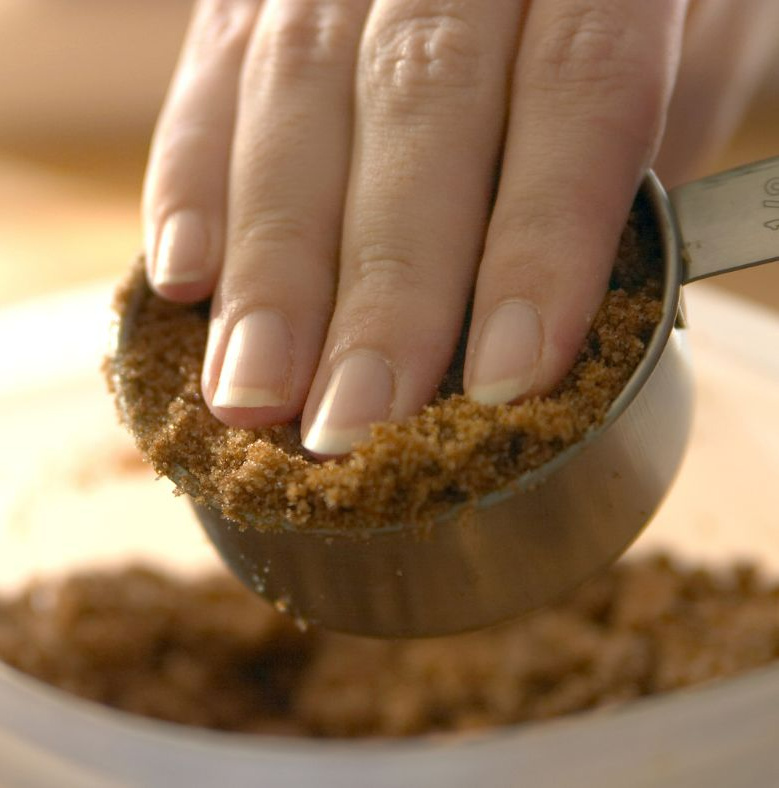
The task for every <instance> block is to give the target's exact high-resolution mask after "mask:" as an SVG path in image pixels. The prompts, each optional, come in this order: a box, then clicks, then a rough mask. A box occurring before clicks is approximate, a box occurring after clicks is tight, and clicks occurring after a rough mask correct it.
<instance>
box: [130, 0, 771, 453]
mask: <svg viewBox="0 0 779 788" xmlns="http://www.w3.org/2000/svg"><path fill="white" fill-rule="evenodd" d="M777 6H779V4H777V3H775V0H742V2H739V3H735V2H732V0H705V2H698V3H695V2H692V3H690V2H684V1H683V0H652V2H647V1H646V0H532V1H531V0H528V2H524V3H523V2H520V0H490V1H489V2H484V0H373V2H371V0H264V2H262V1H261V0H201V2H199V3H198V5H197V8H196V11H195V14H194V17H193V20H192V24H191V29H190V31H189V33H188V36H187V41H186V43H185V46H184V49H183V52H182V55H181V61H180V63H179V66H178V69H177V73H176V76H175V79H174V81H173V84H172V87H171V89H170V93H169V95H168V97H167V100H166V103H165V107H164V109H163V112H162V115H161V117H160V120H159V124H158V128H157V131H156V134H155V138H154V142H153V145H152V152H151V159H150V164H149V169H148V172H147V178H146V184H145V193H144V222H145V238H146V249H147V260H148V273H149V279H150V281H151V283H152V285H153V287H154V288H155V290H156V291H157V292H158V293H159V294H160V295H162V296H163V297H165V298H170V299H174V300H179V301H194V300H198V299H202V298H204V297H206V296H209V295H213V300H212V314H211V323H210V330H209V341H208V348H207V351H206V358H205V362H204V372H203V392H204V396H205V398H206V401H207V402H208V404H209V407H210V408H211V410H212V411H213V412H214V414H215V415H216V416H217V417H218V418H219V419H221V420H222V421H224V422H226V423H228V424H232V425H236V426H246V427H260V426H266V425H270V424H274V423H280V422H285V421H289V420H292V419H294V418H296V417H298V416H300V415H301V414H302V424H301V430H302V435H303V443H304V445H305V446H306V447H307V448H308V449H309V450H310V451H312V452H313V453H315V454H318V455H322V456H330V455H338V454H343V453H345V452H348V451H349V449H350V448H351V446H352V445H353V443H354V442H355V441H356V440H359V439H361V438H364V437H366V436H367V434H368V425H369V424H370V423H371V422H376V421H383V420H387V419H401V418H404V417H406V416H409V415H411V414H414V413H416V412H418V411H419V410H420V409H421V408H422V406H423V405H424V404H425V403H426V402H428V401H429V400H430V399H431V398H432V396H433V395H434V392H435V390H436V386H437V384H438V383H439V381H440V379H441V378H442V376H443V374H444V372H445V370H446V368H447V366H448V364H449V361H450V359H451V355H452V352H453V349H454V347H455V343H456V341H457V338H458V335H459V332H460V328H461V325H462V321H463V316H464V311H465V308H466V304H467V302H468V299H469V297H470V296H471V294H472V293H473V292H474V288H475V296H474V299H475V300H474V307H473V319H472V323H471V330H470V336H469V342H468V350H467V360H466V368H465V389H466V393H467V394H468V396H470V397H472V398H473V399H475V400H478V401H480V402H484V403H502V402H511V401H514V400H517V399H521V398H523V397H527V396H529V395H532V394H537V393H543V392H546V391H548V390H549V389H550V388H552V387H553V386H554V385H555V384H556V383H557V382H558V381H559V380H560V379H561V378H562V377H563V376H564V374H565V373H566V371H567V370H568V368H569V367H570V366H571V364H572V363H573V360H574V357H575V355H576V352H577V350H578V348H579V347H580V345H581V343H582V341H583V338H584V335H585V333H586V331H587V329H588V326H589V324H590V321H591V319H592V317H593V315H594V314H595V312H596V310H597V308H598V305H599V303H600V301H601V299H602V297H603V294H604V292H605V288H606V285H607V281H608V277H609V272H610V268H611V265H612V262H613V258H614V254H615V250H616V246H617V242H618V238H619V235H620V231H621V229H622V227H623V225H624V222H625V219H626V217H627V213H628V210H629V208H630V205H631V202H632V200H633V197H634V194H635V191H636V188H637V186H638V184H639V182H640V180H641V178H642V176H643V174H644V172H645V170H646V169H647V168H648V167H649V166H650V165H651V164H652V162H653V161H654V159H655V157H656V154H657V152H658V150H661V153H660V157H659V160H658V164H659V165H660V168H661V170H662V174H663V175H664V176H665V178H666V179H670V180H676V179H678V178H679V177H680V176H682V175H683V174H685V173H686V172H688V171H689V170H690V169H691V168H692V167H693V166H694V165H695V164H696V163H697V162H698V161H699V159H700V156H701V155H702V154H703V153H705V152H708V150H709V148H710V147H711V146H712V145H714V144H716V143H717V142H719V141H721V139H722V137H723V136H725V135H726V134H727V133H728V132H729V130H730V129H731V128H732V127H733V125H734V123H735V122H736V120H737V119H738V117H739V115H740V112H741V110H742V108H743V106H744V103H745V100H744V97H746V96H747V95H748V94H749V92H750V89H751V88H752V87H753V86H754V85H755V84H756V83H757V81H758V79H759V77H760V75H761V73H762V71H764V70H765V68H766V64H767V62H768V56H769V55H770V53H771V49H772V47H773V39H774V31H775V30H776V24H777V22H779V13H778V12H777ZM669 107H670V111H669ZM666 119H667V120H668V124H667V128H666ZM661 143H663V144H662V149H661ZM496 172H499V179H498V183H497V192H496V193H495V194H494V193H493V192H494V188H495V173H496ZM493 196H494V206H493V203H492V201H493Z"/></svg>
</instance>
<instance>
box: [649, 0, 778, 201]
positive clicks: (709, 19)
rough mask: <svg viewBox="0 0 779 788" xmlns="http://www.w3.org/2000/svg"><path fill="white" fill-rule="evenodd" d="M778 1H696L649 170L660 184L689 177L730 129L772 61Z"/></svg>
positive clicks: (723, 141) (741, 114)
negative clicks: (665, 115) (660, 139)
mask: <svg viewBox="0 0 779 788" xmlns="http://www.w3.org/2000/svg"><path fill="white" fill-rule="evenodd" d="M777 30H779V3H777V2H776V0H744V2H741V3H733V2H732V0H698V1H697V2H695V3H693V4H692V6H691V8H690V12H689V14H688V23H687V27H686V31H685V36H684V46H683V50H682V60H681V63H680V66H679V76H678V79H677V80H676V87H675V89H674V95H673V99H672V100H671V105H670V108H669V111H668V123H667V125H666V131H665V134H664V136H663V144H662V146H661V148H660V152H659V154H658V157H657V161H656V162H655V165H654V166H655V169H656V170H657V172H658V174H659V175H660V177H661V179H662V181H663V183H664V184H665V186H667V187H668V186H673V185H675V184H677V183H680V182H682V181H685V180H688V179H689V178H691V177H693V176H694V175H695V174H696V172H697V171H698V168H699V166H700V164H701V163H702V162H703V161H705V159H706V158H708V157H710V156H711V155H712V154H713V153H714V152H715V151H716V150H717V149H718V148H719V147H721V146H722V145H723V144H724V143H725V142H726V140H727V139H728V137H730V136H731V134H732V133H733V132H734V131H735V130H736V126H737V125H738V123H739V122H740V120H741V118H742V117H743V114H744V112H745V111H746V108H747V106H748V104H749V102H750V100H751V99H752V97H753V95H754V92H755V89H756V88H757V87H758V86H759V85H760V83H761V77H762V75H763V74H765V72H766V71H767V69H768V66H769V65H770V63H771V62H772V61H773V59H774V58H775V55H776V46H775V45H776V33H777Z"/></svg>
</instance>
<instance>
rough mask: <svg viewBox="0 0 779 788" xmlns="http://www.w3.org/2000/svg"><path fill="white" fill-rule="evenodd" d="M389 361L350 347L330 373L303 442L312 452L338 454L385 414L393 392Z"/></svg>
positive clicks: (358, 439)
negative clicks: (348, 351) (349, 350)
mask: <svg viewBox="0 0 779 788" xmlns="http://www.w3.org/2000/svg"><path fill="white" fill-rule="evenodd" d="M394 388H395V386H394V377H393V374H392V370H391V369H390V367H389V364H387V362H386V361H385V360H384V359H383V358H381V357H380V356H377V355H374V354H372V353H365V352H360V351H353V352H351V353H349V354H348V355H346V356H344V357H343V358H342V359H341V360H340V361H339V362H338V364H337V365H336V367H335V369H334V370H333V372H332V375H331V376H330V381H329V382H328V384H327V388H326V389H325V393H324V396H323V397H322V400H321V402H320V403H319V408H318V410H317V412H316V416H315V417H314V420H313V422H312V423H311V426H310V427H309V428H308V431H307V432H306V434H305V436H304V437H303V446H305V447H306V448H307V449H308V450H309V451H311V452H314V453H315V454H323V455H338V454H346V453H347V452H349V451H351V449H352V447H353V446H354V444H355V443H357V442H358V441H360V440H364V439H365V438H368V437H369V436H370V425H371V424H374V423H375V422H377V421H386V420H387V419H388V418H389V415H390V410H391V408H392V399H393V395H394Z"/></svg>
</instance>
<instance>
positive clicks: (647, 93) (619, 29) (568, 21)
mask: <svg viewBox="0 0 779 788" xmlns="http://www.w3.org/2000/svg"><path fill="white" fill-rule="evenodd" d="M610 5H611V4H610V3H592V2H589V3H584V4H582V5H581V6H580V7H578V8H576V9H567V10H566V11H565V13H560V14H558V15H557V16H556V17H555V19H554V20H553V21H552V22H551V23H550V24H549V29H548V30H545V31H543V33H542V34H541V35H540V36H539V43H538V44H537V45H536V47H535V49H534V52H533V56H532V57H531V58H530V59H529V62H527V63H526V64H523V68H524V73H523V79H526V80H528V81H529V82H530V84H531V85H532V86H533V87H534V88H535V89H536V90H537V91H539V92H541V91H543V92H545V93H547V94H548V95H550V96H552V97H554V100H555V101H556V102H557V106H559V107H560V111H561V112H564V111H566V107H567V106H568V104H567V102H565V101H559V99H560V97H562V98H566V97H575V99H576V101H575V102H574V103H575V104H576V105H577V106H580V105H581V103H582V102H586V103H587V105H588V107H589V108H590V117H591V120H592V121H593V122H594V123H599V124H601V125H603V126H605V127H611V128H612V129H613V130H615V131H617V132H618V133H619V134H626V135H628V136H629V137H630V138H633V139H635V140H636V141H637V143H638V144H639V145H640V146H642V147H651V146H653V145H654V144H655V142H656V140H657V137H658V136H659V134H660V129H661V124H662V119H663V117H664V111H665V105H666V103H667V100H668V96H669V94H670V83H669V75H668V74H667V73H666V71H667V70H666V69H664V68H663V67H662V64H661V62H660V61H659V60H657V59H655V58H653V57H651V55H648V53H647V49H646V46H644V45H643V43H642V42H641V41H640V40H638V39H636V38H635V33H634V32H632V31H629V30H626V29H624V26H621V23H620V21H619V17H620V15H619V14H617V13H614V9H613V8H610Z"/></svg>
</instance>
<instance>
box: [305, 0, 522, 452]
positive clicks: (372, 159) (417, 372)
mask: <svg viewBox="0 0 779 788" xmlns="http://www.w3.org/2000/svg"><path fill="white" fill-rule="evenodd" d="M520 10H521V4H520V3H517V2H516V0H500V1H499V2H492V3H491V4H490V7H489V11H488V12H485V8H484V5H483V3H481V2H478V0H467V1H466V2H458V3H452V2H449V1H448V0H418V1H417V2H413V3H409V2H406V1H405V0H380V1H379V2H377V3H376V5H375V7H374V9H373V11H372V13H371V16H370V19H369V21H368V24H367V26H366V30H365V35H364V38H363V45H362V49H361V54H360V62H359V67H358V83H357V117H356V129H355V144H354V152H353V157H352V164H351V177H350V183H349V192H348V200H347V206H346V216H345V220H344V235H343V245H342V254H341V268H340V278H339V286H338V297H337V302H336V309H335V313H334V315H333V319H332V322H331V324H330V330H329V332H328V336H327V340H326V343H325V347H324V350H323V353H322V359H321V362H320V365H319V368H318V370H317V374H316V377H315V380H314V383H313V385H312V389H311V393H310V395H309V398H308V401H307V403H306V408H305V410H304V414H303V424H302V433H303V436H304V437H303V443H304V445H305V446H306V448H308V449H309V450H310V451H312V452H314V453H316V454H320V455H337V454H342V453H345V452H347V451H349V449H350V448H351V446H352V445H353V443H354V442H355V441H357V440H360V439H361V438H364V437H366V436H367V435H368V432H369V425H370V424H371V423H372V422H377V421H382V420H386V419H399V418H402V417H404V416H407V415H410V414H412V413H415V412H417V411H419V410H420V409H421V407H422V406H423V405H424V404H425V403H426V402H428V401H429V400H430V399H431V397H432V395H433V394H434V391H435V388H436V386H437V384H438V383H439V381H440V380H441V378H442V376H443V373H444V371H445V369H446V367H447V365H448V363H449V359H450V357H451V354H452V351H453V347H454V344H455V341H456V338H457V335H458V332H459V329H460V326H461V323H462V318H463V312H464V308H465V303H466V301H467V297H468V293H469V291H470V287H471V283H472V277H473V270H474V267H475V265H476V262H477V260H478V257H479V254H480V250H481V245H482V241H483V232H484V227H485V223H486V215H487V211H488V206H489V200H490V194H491V187H492V179H493V173H494V169H495V165H496V159H497V156H498V152H499V146H500V137H501V132H502V128H503V123H504V109H503V108H504V105H505V93H506V90H507V84H508V76H509V70H510V63H511V60H512V57H513V51H514V46H515V43H516V42H515V38H516V35H517V30H518V17H519V13H520Z"/></svg>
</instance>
